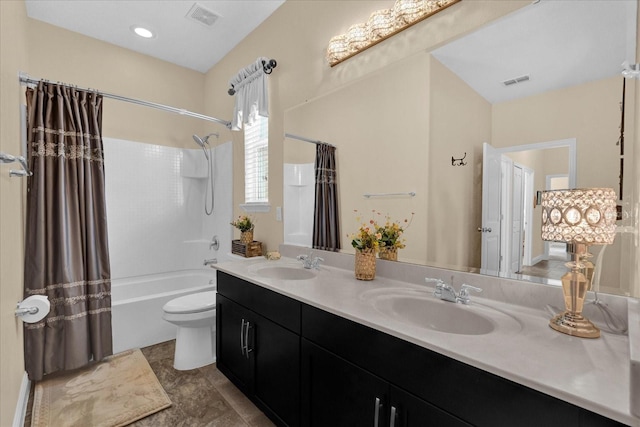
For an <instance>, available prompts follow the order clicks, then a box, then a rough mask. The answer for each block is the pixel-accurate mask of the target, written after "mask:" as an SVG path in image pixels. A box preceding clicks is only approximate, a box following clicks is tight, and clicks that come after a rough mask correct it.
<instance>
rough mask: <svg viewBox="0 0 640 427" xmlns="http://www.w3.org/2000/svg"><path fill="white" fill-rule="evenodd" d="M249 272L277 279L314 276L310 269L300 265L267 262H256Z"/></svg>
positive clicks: (311, 277) (301, 278)
mask: <svg viewBox="0 0 640 427" xmlns="http://www.w3.org/2000/svg"><path fill="white" fill-rule="evenodd" d="M250 270H251V272H252V273H254V274H257V275H259V276H261V277H264V278H268V279H278V280H309V279H313V278H314V277H316V275H315V274H314V272H313V271H312V270H308V269H305V268H303V267H302V265H297V264H294V265H287V264H285V265H272V264H269V263H263V264H257V265H255V266H252V267H251V268H250Z"/></svg>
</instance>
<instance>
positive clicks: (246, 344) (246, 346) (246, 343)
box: [244, 322, 253, 359]
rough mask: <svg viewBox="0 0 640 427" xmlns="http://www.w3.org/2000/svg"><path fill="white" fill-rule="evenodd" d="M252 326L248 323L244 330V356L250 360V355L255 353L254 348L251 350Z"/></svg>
mask: <svg viewBox="0 0 640 427" xmlns="http://www.w3.org/2000/svg"><path fill="white" fill-rule="evenodd" d="M250 327H251V324H250V323H249V322H247V327H246V328H245V329H244V355H245V356H247V359H248V358H249V353H251V352H252V351H253V349H252V348H249V328H250Z"/></svg>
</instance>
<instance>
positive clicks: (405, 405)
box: [302, 305, 623, 427]
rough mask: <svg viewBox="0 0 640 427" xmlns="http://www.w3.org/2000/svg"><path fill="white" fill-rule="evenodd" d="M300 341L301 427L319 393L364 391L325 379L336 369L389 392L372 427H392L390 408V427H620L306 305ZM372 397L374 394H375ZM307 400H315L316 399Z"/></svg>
mask: <svg viewBox="0 0 640 427" xmlns="http://www.w3.org/2000/svg"><path fill="white" fill-rule="evenodd" d="M302 336H303V347H302V357H303V362H302V405H303V411H302V414H303V425H309V426H315V425H318V426H319V425H320V424H314V423H313V422H311V423H309V424H305V422H306V420H307V418H308V416H312V417H313V416H314V414H315V413H317V411H319V410H320V409H321V408H322V407H323V406H325V405H323V404H322V403H319V402H317V399H319V398H320V397H321V396H322V391H323V389H324V388H330V387H332V388H333V389H334V390H335V392H336V393H340V390H341V389H343V388H345V389H347V390H350V394H355V395H357V394H359V393H363V392H364V387H363V388H360V389H357V390H352V388H353V385H352V383H353V375H357V376H358V378H360V377H363V376H364V374H363V373H362V372H359V373H358V374H348V375H345V376H344V377H345V378H346V379H344V380H341V377H342V376H341V375H336V376H332V375H330V373H329V372H328V371H331V370H335V369H343V370H345V372H352V368H350V367H349V366H353V367H357V368H358V369H359V370H361V371H363V372H365V373H368V374H369V375H372V376H374V377H377V378H379V379H381V381H383V382H386V383H388V384H389V387H390V388H389V391H388V396H389V397H388V399H383V401H384V402H389V403H388V404H386V405H385V409H384V411H385V414H384V416H385V421H384V422H381V423H380V424H378V426H385V427H386V426H390V425H391V424H390V421H391V420H390V414H389V411H390V410H391V409H392V408H393V407H395V408H396V412H397V413H398V414H399V415H398V419H397V422H399V423H400V424H397V423H396V424H395V425H401V426H414V425H419V426H467V425H472V426H478V427H498V426H499V427H501V426H509V427H511V426H514V427H541V426H544V427H554V426H558V427H569V426H573V427H605V426H622V425H623V424H620V423H618V422H616V421H613V420H610V419H607V418H605V417H602V416H600V415H598V414H595V413H592V412H589V411H586V410H584V409H581V408H579V407H577V406H574V405H572V404H569V403H567V402H564V401H562V400H559V399H556V398H554V397H551V396H548V395H546V394H544V393H540V392H538V391H535V390H533V389H530V388H528V387H525V386H522V385H520V384H517V383H514V382H512V381H509V380H506V379H504V378H501V377H498V376H496V375H493V374H490V373H488V372H485V371H482V370H480V369H477V368H474V367H472V366H470V365H467V364H464V363H461V362H458V361H456V360H454V359H451V358H449V357H447V356H444V355H441V354H439V353H436V352H433V351H430V350H427V349H425V348H423V347H420V346H418V345H415V344H412V343H409V342H407V341H404V340H401V339H398V338H396V337H393V336H390V335H387V334H385V333H382V332H380V331H377V330H375V329H372V328H369V327H367V326H364V325H361V324H359V323H356V322H353V321H350V320H347V319H344V318H342V317H339V316H336V315H333V314H331V313H327V312H325V311H323V310H319V309H317V308H314V307H310V306H308V305H303V306H302ZM320 350H322V351H324V353H325V354H322V353H321V352H320ZM330 356H331V357H330ZM514 357H518V355H514ZM523 363H525V361H524V360H523ZM339 366H340V368H338V367H339ZM324 371H327V372H324ZM323 383H324V384H323ZM376 391H377V392H378V393H379V391H378V390H377V389H376ZM312 393H315V396H313V395H312ZM345 398H346V396H345ZM358 399H360V397H358ZM366 400H369V402H364V403H363V405H364V406H367V405H368V406H369V408H370V409H369V410H368V413H369V414H370V413H372V410H373V406H374V404H373V403H372V402H371V396H370V395H366ZM347 406H348V405H347ZM363 411H364V412H363V413H364V414H366V413H367V411H366V410H364V409H363ZM328 412H334V411H331V410H328ZM335 412H338V411H335ZM403 416H404V417H405V419H404V420H403ZM335 417H338V415H335ZM407 418H408V419H407ZM432 420H433V421H432ZM334 425H343V424H334ZM344 425H362V426H369V425H373V421H371V423H369V422H361V423H358V424H348V423H347V424H344Z"/></svg>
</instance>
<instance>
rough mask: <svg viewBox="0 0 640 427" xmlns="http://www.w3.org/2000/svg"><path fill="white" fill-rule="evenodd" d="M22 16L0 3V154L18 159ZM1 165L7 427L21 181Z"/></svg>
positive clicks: (17, 330)
mask: <svg viewBox="0 0 640 427" xmlns="http://www.w3.org/2000/svg"><path fill="white" fill-rule="evenodd" d="M26 19H27V18H26V13H25V10H24V5H23V3H22V2H21V1H20V2H18V1H1V2H0V53H1V58H0V93H1V94H2V96H0V151H2V152H6V153H10V154H20V99H21V95H22V90H21V89H20V87H19V85H18V70H19V69H23V68H26V67H28V65H29V63H28V58H27V55H26V52H27V31H26V28H25V23H26ZM10 168H19V166H16V165H15V164H12V165H11V166H8V165H0V236H2V237H1V239H0V382H1V384H2V385H1V387H0V426H10V425H11V423H12V422H13V416H14V413H15V409H16V403H17V401H18V394H19V393H18V392H19V390H20V383H21V381H22V376H23V373H24V358H23V352H22V345H23V344H22V323H21V322H20V321H19V320H16V318H15V316H14V314H13V312H14V310H15V308H16V303H17V302H18V301H20V300H22V264H23V256H22V253H23V250H24V249H23V248H24V246H23V245H24V241H23V234H22V233H23V227H24V220H23V218H24V210H23V203H24V189H25V187H24V180H23V179H21V178H9V169H10Z"/></svg>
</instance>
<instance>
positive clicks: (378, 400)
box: [302, 338, 470, 427]
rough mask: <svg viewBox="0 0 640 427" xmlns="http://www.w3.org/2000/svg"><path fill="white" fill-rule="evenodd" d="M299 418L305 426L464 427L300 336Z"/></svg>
mask: <svg viewBox="0 0 640 427" xmlns="http://www.w3.org/2000/svg"><path fill="white" fill-rule="evenodd" d="M302 420H303V421H302V425H303V426H306V427H324V426H333V427H352V426H374V427H424V426H437V427H470V424H467V423H465V422H463V421H461V420H459V419H457V418H456V417H454V416H451V415H449V414H447V413H446V412H444V411H442V410H440V409H438V408H436V407H435V406H433V405H431V404H429V403H428V402H425V401H424V400H421V399H419V398H417V397H415V396H412V395H411V394H409V393H407V392H405V391H403V390H401V389H399V388H397V387H395V386H393V385H392V384H390V383H389V382H387V381H385V380H383V379H382V378H379V377H377V376H376V375H373V374H371V373H370V372H367V371H365V370H364V369H362V368H360V367H358V366H356V365H354V364H353V363H351V362H349V361H347V360H345V359H343V358H341V357H339V356H337V355H336V354H334V353H331V352H329V351H327V350H325V349H323V348H321V347H319V346H317V345H315V344H313V343H311V342H310V341H307V340H305V339H304V338H303V340H302Z"/></svg>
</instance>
